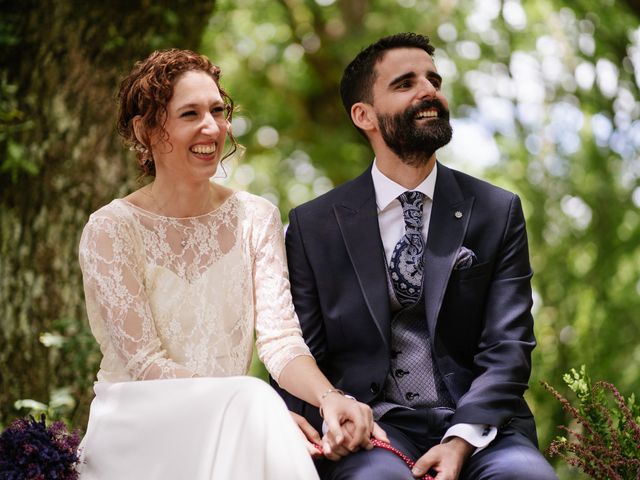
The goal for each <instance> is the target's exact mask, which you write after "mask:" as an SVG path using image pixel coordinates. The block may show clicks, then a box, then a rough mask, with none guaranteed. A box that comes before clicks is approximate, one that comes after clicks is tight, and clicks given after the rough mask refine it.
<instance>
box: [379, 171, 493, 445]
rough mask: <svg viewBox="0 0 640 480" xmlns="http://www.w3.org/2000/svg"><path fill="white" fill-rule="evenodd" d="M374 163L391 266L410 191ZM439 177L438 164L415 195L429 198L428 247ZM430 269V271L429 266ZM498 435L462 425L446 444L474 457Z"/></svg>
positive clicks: (426, 201)
mask: <svg viewBox="0 0 640 480" xmlns="http://www.w3.org/2000/svg"><path fill="white" fill-rule="evenodd" d="M376 162H377V161H376V160H374V162H373V166H372V168H371V177H372V178H373V188H374V190H375V194H376V205H377V206H378V225H379V227H380V237H381V238H382V244H383V246H384V254H385V257H386V259H387V263H389V260H390V259H391V253H392V252H393V249H394V248H395V246H396V244H397V243H398V240H400V238H402V236H403V235H404V215H403V213H402V205H401V204H400V200H398V196H400V195H401V194H403V193H404V192H406V191H407V189H406V188H405V187H403V186H402V185H399V184H397V183H396V182H394V181H393V180H391V179H390V178H389V177H387V176H385V175H384V174H383V173H382V172H381V171H380V170H379V169H378V166H377V163H376ZM437 176H438V164H437V163H436V164H435V165H434V167H433V170H432V171H431V173H430V174H429V175H428V176H427V178H425V179H424V180H423V181H422V183H420V184H419V185H418V186H417V187H416V188H414V189H413V190H412V191H417V192H422V193H424V195H425V199H424V204H423V207H422V235H423V237H424V242H425V245H426V244H427V237H428V234H429V222H430V221H431V207H432V206H433V192H434V190H435V186H436V178H437ZM426 268H429V267H428V265H427V266H426ZM497 433H498V429H497V428H496V427H493V426H489V425H481V424H470V423H458V424H456V425H453V426H452V427H451V428H449V429H448V430H447V432H446V433H445V435H444V437H443V438H442V443H444V442H447V441H448V440H450V439H451V438H452V437H454V436H455V437H460V438H462V439H464V440H466V441H467V442H469V443H470V444H471V445H473V446H474V447H476V450H475V452H474V454H476V453H478V452H479V451H480V450H482V449H483V448H485V447H486V446H487V445H489V443H491V442H492V441H493V439H494V438H495V437H496V434H497Z"/></svg>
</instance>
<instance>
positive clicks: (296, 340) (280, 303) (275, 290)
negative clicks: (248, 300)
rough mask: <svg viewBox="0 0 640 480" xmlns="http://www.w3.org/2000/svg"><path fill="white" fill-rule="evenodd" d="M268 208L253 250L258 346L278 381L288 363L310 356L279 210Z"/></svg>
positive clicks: (268, 368)
mask: <svg viewBox="0 0 640 480" xmlns="http://www.w3.org/2000/svg"><path fill="white" fill-rule="evenodd" d="M269 207H271V209H270V210H271V211H267V212H265V215H264V216H263V217H262V219H261V222H264V226H263V227H262V229H261V231H260V233H259V235H258V236H257V237H258V238H257V241H256V244H255V250H254V251H255V261H254V270H253V284H254V292H255V315H256V334H257V341H256V347H257V350H258V356H259V357H260V360H262V362H263V363H264V364H265V366H266V368H267V370H268V371H269V373H270V374H271V376H272V377H273V378H274V379H275V380H276V381H278V377H279V376H280V373H281V372H282V370H283V369H284V367H285V366H286V365H287V363H289V361H291V360H292V359H293V358H295V357H297V356H299V355H309V356H310V355H311V353H310V352H309V348H308V347H307V345H306V344H305V343H304V340H303V338H302V330H301V329H300V323H299V322H298V317H297V316H296V313H295V310H294V308H293V302H292V300H291V292H290V290H289V272H288V270H287V263H286V257H285V252H284V238H283V228H282V222H281V220H280V216H279V214H278V211H277V209H275V207H273V206H272V205H270V204H269ZM256 218H259V217H257V216H256Z"/></svg>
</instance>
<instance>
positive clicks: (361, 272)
mask: <svg viewBox="0 0 640 480" xmlns="http://www.w3.org/2000/svg"><path fill="white" fill-rule="evenodd" d="M350 187H351V188H349V189H348V190H347V191H346V194H345V196H344V199H343V201H342V202H338V203H336V204H334V207H333V208H334V213H335V216H336V219H337V221H338V225H339V227H340V231H341V233H342V238H343V239H344V243H345V246H346V248H347V252H348V254H349V258H350V260H351V263H352V264H353V268H354V269H355V272H356V276H357V278H358V283H359V286H360V289H361V290H362V294H363V295H364V298H365V301H366V303H367V306H368V308H369V311H370V313H371V316H372V317H373V320H374V322H375V324H376V327H377V328H378V330H379V331H380V335H381V336H382V338H383V339H384V341H385V343H386V345H387V346H389V329H390V322H391V318H390V310H389V291H388V286H387V280H386V279H387V274H386V271H385V267H384V250H383V246H382V240H381V239H380V228H379V226H378V211H377V206H376V197H375V192H374V188H373V180H372V178H371V171H370V169H368V170H367V171H366V172H365V173H364V174H363V175H361V176H360V177H358V178H356V179H355V180H354V181H353V183H352V184H351V186H350Z"/></svg>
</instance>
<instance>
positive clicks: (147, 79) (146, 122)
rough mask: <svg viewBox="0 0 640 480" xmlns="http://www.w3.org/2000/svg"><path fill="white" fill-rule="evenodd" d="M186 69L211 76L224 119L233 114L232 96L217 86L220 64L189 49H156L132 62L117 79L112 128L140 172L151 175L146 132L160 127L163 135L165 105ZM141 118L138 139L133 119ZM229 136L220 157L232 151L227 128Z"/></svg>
mask: <svg viewBox="0 0 640 480" xmlns="http://www.w3.org/2000/svg"><path fill="white" fill-rule="evenodd" d="M189 71H199V72H204V73H206V74H208V75H210V76H211V78H213V80H214V82H215V83H216V85H217V87H218V90H220V95H221V96H222V99H223V101H224V105H225V110H226V117H227V120H229V121H231V118H232V115H233V100H232V99H231V97H230V96H229V95H228V94H227V92H225V91H224V89H223V88H222V87H221V86H220V68H219V67H217V66H216V65H214V64H213V63H211V61H210V60H209V59H208V58H207V57H205V56H204V55H200V54H197V53H195V52H192V51H190V50H179V49H176V48H172V49H169V50H156V51H155V52H153V53H152V54H151V55H149V56H148V57H147V58H146V59H144V60H141V61H139V62H136V64H135V65H134V67H133V70H132V71H131V73H129V75H127V76H126V77H125V78H124V79H123V80H122V82H121V83H120V89H119V91H118V95H117V100H118V118H117V122H116V128H117V130H118V133H119V134H120V135H121V136H122V138H123V140H124V143H125V145H127V146H129V147H131V149H132V150H135V152H136V156H137V158H138V163H139V164H140V168H141V170H142V175H143V176H146V175H150V176H155V164H154V162H153V157H152V156H151V151H150V148H149V145H150V142H149V136H148V132H151V131H153V130H155V129H158V128H159V129H160V131H161V132H162V134H163V135H164V136H165V138H168V134H167V132H166V130H165V129H164V123H165V121H166V116H167V105H168V104H169V101H170V100H171V97H172V96H173V87H174V86H175V84H176V82H177V81H178V79H179V78H180V76H181V75H182V74H184V73H185V72H189ZM138 115H139V116H140V117H141V119H142V127H143V128H142V129H141V130H142V131H143V132H146V133H145V134H144V135H145V137H144V138H142V139H140V140H138V138H137V137H136V135H135V132H134V130H133V119H134V118H135V117H136V116H138ZM229 139H230V140H231V143H232V149H231V151H230V152H228V153H227V154H226V155H225V156H224V157H223V160H224V159H225V158H227V157H228V156H230V155H232V154H233V153H234V152H235V151H236V149H237V147H238V142H237V140H236V139H235V137H234V136H233V134H232V133H231V132H229Z"/></svg>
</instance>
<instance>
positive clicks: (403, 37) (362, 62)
mask: <svg viewBox="0 0 640 480" xmlns="http://www.w3.org/2000/svg"><path fill="white" fill-rule="evenodd" d="M396 48H419V49H422V50H424V51H425V52H427V53H428V54H429V55H431V56H433V51H434V48H433V45H431V43H429V37H427V36H425V35H420V34H418V33H397V34H395V35H390V36H388V37H383V38H381V39H380V40H378V41H377V42H375V43H372V44H371V45H369V46H368V47H366V48H364V49H363V50H361V51H360V53H358V55H356V58H354V59H353V60H352V61H351V63H350V64H349V65H347V68H345V70H344V73H343V74H342V79H341V80H340V96H341V97H342V104H343V105H344V108H345V110H346V111H347V115H349V118H351V107H352V106H353V104H355V103H358V102H367V103H371V102H372V101H373V84H374V83H375V81H376V71H375V66H376V64H377V63H378V62H379V61H380V60H382V58H383V57H384V55H385V53H386V52H387V50H393V49H396Z"/></svg>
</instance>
